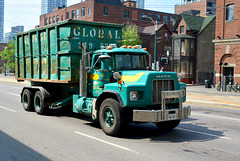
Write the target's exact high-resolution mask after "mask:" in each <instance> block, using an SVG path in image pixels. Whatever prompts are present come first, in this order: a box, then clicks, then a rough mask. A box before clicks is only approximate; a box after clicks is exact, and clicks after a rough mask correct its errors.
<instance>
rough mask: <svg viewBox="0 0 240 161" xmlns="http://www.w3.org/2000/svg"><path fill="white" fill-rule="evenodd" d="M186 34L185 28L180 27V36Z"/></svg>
mask: <svg viewBox="0 0 240 161" xmlns="http://www.w3.org/2000/svg"><path fill="white" fill-rule="evenodd" d="M183 33H184V26H180V34H183Z"/></svg>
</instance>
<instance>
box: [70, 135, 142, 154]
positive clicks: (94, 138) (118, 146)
mask: <svg viewBox="0 0 240 161" xmlns="http://www.w3.org/2000/svg"><path fill="white" fill-rule="evenodd" d="M74 132H75V133H76V134H79V135H82V136H85V137H88V138H90V139H93V140H97V141H99V142H102V143H105V144H108V145H111V146H114V147H117V148H120V149H123V150H126V151H130V152H133V153H139V152H137V151H135V150H132V149H129V148H126V147H123V146H120V145H117V144H114V143H111V142H108V141H105V140H102V139H99V138H96V137H93V136H90V135H87V134H84V133H81V132H78V131H74Z"/></svg>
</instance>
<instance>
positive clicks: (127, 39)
mask: <svg viewBox="0 0 240 161" xmlns="http://www.w3.org/2000/svg"><path fill="white" fill-rule="evenodd" d="M122 39H123V40H122V42H123V45H142V41H141V40H140V37H139V34H138V29H137V26H136V25H134V26H128V25H127V26H126V27H125V28H124V29H123V31H122Z"/></svg>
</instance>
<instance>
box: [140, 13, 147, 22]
mask: <svg viewBox="0 0 240 161" xmlns="http://www.w3.org/2000/svg"><path fill="white" fill-rule="evenodd" d="M144 16H146V13H145V12H141V15H140V19H141V20H146V18H145V17H144Z"/></svg>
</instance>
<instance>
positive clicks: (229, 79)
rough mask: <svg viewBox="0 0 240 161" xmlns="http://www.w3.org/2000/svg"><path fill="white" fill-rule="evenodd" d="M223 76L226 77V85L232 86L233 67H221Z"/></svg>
mask: <svg viewBox="0 0 240 161" xmlns="http://www.w3.org/2000/svg"><path fill="white" fill-rule="evenodd" d="M223 76H226V84H229V82H231V84H233V78H234V67H223Z"/></svg>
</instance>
